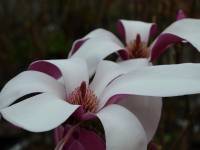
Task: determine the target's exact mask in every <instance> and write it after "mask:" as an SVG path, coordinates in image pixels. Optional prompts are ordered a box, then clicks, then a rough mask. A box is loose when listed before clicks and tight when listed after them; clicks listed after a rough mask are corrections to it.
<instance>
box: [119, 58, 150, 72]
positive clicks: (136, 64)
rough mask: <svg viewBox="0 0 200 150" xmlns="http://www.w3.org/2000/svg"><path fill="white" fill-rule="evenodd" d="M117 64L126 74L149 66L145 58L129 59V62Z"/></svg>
mask: <svg viewBox="0 0 200 150" xmlns="http://www.w3.org/2000/svg"><path fill="white" fill-rule="evenodd" d="M118 64H119V65H120V67H121V68H122V69H123V70H124V72H126V73H127V72H130V71H133V70H136V69H140V68H141V67H146V66H149V65H151V64H149V60H148V59H145V58H139V59H129V60H125V61H121V62H119V63H118Z"/></svg>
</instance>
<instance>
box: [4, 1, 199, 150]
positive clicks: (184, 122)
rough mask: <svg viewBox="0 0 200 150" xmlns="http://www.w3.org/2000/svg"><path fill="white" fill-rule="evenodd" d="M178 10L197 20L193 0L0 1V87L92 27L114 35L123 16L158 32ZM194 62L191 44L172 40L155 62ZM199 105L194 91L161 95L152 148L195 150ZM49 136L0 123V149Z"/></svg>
mask: <svg viewBox="0 0 200 150" xmlns="http://www.w3.org/2000/svg"><path fill="white" fill-rule="evenodd" d="M179 9H183V10H184V11H185V13H186V14H187V15H188V17H192V18H200V1H199V0H146V1H145V0H121V1H120V0H0V88H2V87H3V85H4V84H5V83H6V82H7V81H8V80H9V79H10V78H12V77H14V76H15V75H16V74H18V73H19V72H21V71H23V70H25V69H26V68H27V66H28V64H30V63H31V62H32V61H34V60H37V59H50V58H66V57H67V53H68V51H69V49H70V47H71V45H72V42H73V41H74V40H76V39H77V38H80V37H82V36H83V35H85V34H86V33H88V32H89V31H91V30H93V29H95V28H97V27H102V28H106V29H108V30H110V31H113V32H114V33H116V31H115V23H116V21H117V20H118V19H120V18H124V19H134V20H142V21H147V22H152V21H154V22H156V23H157V24H158V27H159V32H161V31H162V30H163V29H164V28H165V27H167V26H168V25H169V24H170V23H172V22H173V21H175V16H176V13H177V11H178V10H179ZM188 28H190V27H188ZM199 40H200V39H199ZM199 61H200V54H199V52H197V50H195V49H194V48H193V47H192V46H191V45H189V44H185V45H184V47H183V45H181V44H177V45H175V46H174V47H173V48H170V49H169V50H168V51H167V52H166V53H165V54H164V55H163V56H162V57H160V58H159V60H157V62H156V64H174V63H183V62H199ZM199 104H200V99H199V95H192V96H181V97H175V98H165V99H164V107H163V114H162V118H161V122H160V125H159V129H158V132H157V134H156V135H155V138H154V139H153V142H154V143H156V145H157V146H158V149H162V150H168V149H170V150H177V149H180V150H197V149H200V121H199V116H200V111H199V110H200V106H199ZM51 136H52V133H51V132H47V133H40V134H35V133H30V132H27V131H23V130H20V129H17V128H15V127H13V126H12V125H10V124H8V123H6V122H5V121H3V120H1V121H0V149H1V150H4V149H5V150H20V149H27V150H32V149H37V150H39V149H53V141H52V138H51Z"/></svg>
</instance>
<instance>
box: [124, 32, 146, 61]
mask: <svg viewBox="0 0 200 150" xmlns="http://www.w3.org/2000/svg"><path fill="white" fill-rule="evenodd" d="M126 49H127V52H128V56H129V58H148V57H149V51H148V47H147V44H146V43H145V42H142V41H141V37H140V35H139V34H137V36H136V39H135V40H134V41H132V42H130V43H128V44H127V47H126Z"/></svg>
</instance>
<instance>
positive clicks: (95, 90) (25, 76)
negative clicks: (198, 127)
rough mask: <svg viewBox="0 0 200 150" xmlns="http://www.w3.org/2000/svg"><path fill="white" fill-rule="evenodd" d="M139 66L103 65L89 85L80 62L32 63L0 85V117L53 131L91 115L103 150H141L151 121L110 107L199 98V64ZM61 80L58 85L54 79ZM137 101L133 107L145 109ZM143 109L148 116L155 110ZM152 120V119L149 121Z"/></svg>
mask: <svg viewBox="0 0 200 150" xmlns="http://www.w3.org/2000/svg"><path fill="white" fill-rule="evenodd" d="M137 63H139V62H137ZM138 66H139V65H135V66H134V65H133V66H132V67H133V68H132V71H130V72H129V71H127V68H126V67H122V66H121V65H119V64H116V63H113V62H110V61H102V62H101V63H99V65H98V67H97V69H96V74H95V76H94V79H93V80H92V81H91V83H89V75H88V74H89V73H88V69H87V65H86V63H85V61H83V60H81V59H67V60H43V61H37V62H34V63H33V64H31V66H30V67H29V69H30V70H28V71H24V72H22V73H20V74H19V75H17V76H16V77H14V78H13V79H11V80H10V81H9V82H8V83H7V84H6V85H5V86H4V88H3V89H2V91H1V93H0V112H1V114H2V116H3V118H4V119H6V120H8V121H9V122H11V123H13V124H14V125H16V126H19V127H21V128H23V129H25V130H28V131H32V132H43V131H49V130H52V129H54V128H56V127H58V126H60V125H61V124H62V123H64V122H65V121H66V120H67V119H68V118H69V117H70V116H71V115H74V114H76V115H75V116H77V117H78V119H79V120H87V119H92V118H93V117H94V116H96V117H98V118H99V120H100V121H101V123H102V125H103V127H104V131H105V139H106V149H107V150H122V149H125V150H133V149H134V150H145V149H146V148H147V143H148V139H149V137H150V135H149V133H151V132H152V131H149V130H151V128H148V124H147V125H145V124H144V123H145V122H146V121H145V120H149V119H150V118H147V117H148V115H147V116H146V115H139V114H142V113H143V111H144V112H145V111H146V110H145V109H146V108H145V107H144V108H143V107H142V108H141V109H136V110H135V114H134V113H132V112H130V111H128V110H127V109H126V108H124V107H122V106H120V105H116V104H114V103H115V102H116V101H118V100H121V99H120V98H121V97H123V96H126V95H143V96H156V97H166V96H167V97H170V96H178V95H186V94H195V93H199V92H200V86H199V84H200V77H199V73H200V64H180V65H161V66H150V67H138ZM42 68H43V69H42ZM60 77H62V79H63V80H58V79H59V78H60ZM38 92H39V93H40V94H37V95H36V96H31V97H29V98H27V99H25V100H23V101H20V102H17V101H16V100H17V99H19V98H21V97H23V96H24V95H27V94H31V93H38ZM14 102H15V103H14ZM137 102H138V103H135V105H136V106H135V107H137V106H138V107H140V106H144V104H141V103H140V102H139V101H137ZM142 102H144V101H142ZM148 107H151V108H148V110H149V111H151V110H152V111H153V109H156V107H157V106H153V105H149V106H148ZM159 109H160V108H159ZM77 114H78V115H77ZM154 117H155V118H156V117H157V114H155V116H152V118H151V119H154ZM65 123H67V122H65ZM150 126H151V125H150Z"/></svg>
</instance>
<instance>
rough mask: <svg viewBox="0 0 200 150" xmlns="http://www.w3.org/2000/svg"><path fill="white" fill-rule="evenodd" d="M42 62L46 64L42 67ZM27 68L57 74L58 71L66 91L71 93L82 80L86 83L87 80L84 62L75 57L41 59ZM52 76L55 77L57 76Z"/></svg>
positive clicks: (86, 69)
mask: <svg viewBox="0 0 200 150" xmlns="http://www.w3.org/2000/svg"><path fill="white" fill-rule="evenodd" d="M43 64H48V65H46V67H44V65H43ZM29 69H31V70H36V71H40V72H44V73H47V74H49V73H51V72H52V73H54V74H55V75H58V74H59V73H58V72H60V73H61V75H62V78H63V81H64V84H65V88H66V91H67V93H71V92H72V91H73V90H74V89H75V88H77V87H79V86H80V85H81V82H82V81H85V82H86V83H87V84H88V81H89V75H88V68H87V65H86V62H85V61H84V60H81V59H77V58H73V59H57V60H56V59H55V60H41V61H40V60H39V61H36V62H34V63H32V64H31V65H30V67H29ZM46 70H47V71H48V72H47V71H46ZM56 72H57V73H56ZM52 73H51V74H52ZM52 76H53V75H52ZM53 77H54V78H56V77H57V76H53Z"/></svg>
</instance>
